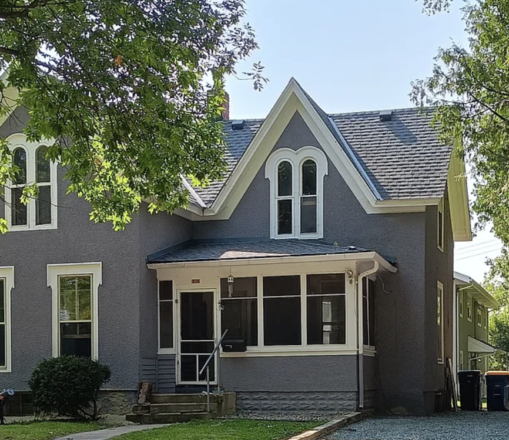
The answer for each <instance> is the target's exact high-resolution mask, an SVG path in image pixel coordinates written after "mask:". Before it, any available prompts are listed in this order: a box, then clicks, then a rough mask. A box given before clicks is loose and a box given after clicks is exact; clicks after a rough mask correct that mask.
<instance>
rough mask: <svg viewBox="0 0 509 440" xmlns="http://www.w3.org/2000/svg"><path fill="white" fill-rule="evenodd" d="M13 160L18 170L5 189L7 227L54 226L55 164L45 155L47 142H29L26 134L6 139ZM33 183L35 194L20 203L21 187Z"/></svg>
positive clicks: (55, 217)
mask: <svg viewBox="0 0 509 440" xmlns="http://www.w3.org/2000/svg"><path fill="white" fill-rule="evenodd" d="M7 140H8V142H9V146H10V148H11V150H12V160H13V164H14V165H15V167H16V169H17V170H18V172H17V175H16V178H15V179H14V180H13V181H10V182H8V184H7V188H6V191H5V201H6V204H5V205H6V219H7V223H8V226H9V229H10V230H12V231H15V230H27V229H53V228H56V226H57V208H56V207H57V186H56V181H57V164H56V162H52V161H50V160H49V159H48V158H47V152H48V147H47V145H49V143H34V142H28V141H27V139H26V136H25V135H22V134H16V135H13V136H11V137H9V138H8V139H7ZM33 184H36V185H37V187H38V196H37V197H36V198H31V199H29V201H28V204H24V203H22V201H21V199H22V194H23V189H24V188H25V187H26V186H28V185H33Z"/></svg>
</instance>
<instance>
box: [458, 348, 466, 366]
mask: <svg viewBox="0 0 509 440" xmlns="http://www.w3.org/2000/svg"><path fill="white" fill-rule="evenodd" d="M464 364H465V361H464V356H463V350H460V364H459V369H460V370H464V369H465V365H464Z"/></svg>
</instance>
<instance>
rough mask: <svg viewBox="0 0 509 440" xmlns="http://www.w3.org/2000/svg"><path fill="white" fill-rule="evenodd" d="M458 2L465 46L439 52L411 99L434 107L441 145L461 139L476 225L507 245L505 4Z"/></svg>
mask: <svg viewBox="0 0 509 440" xmlns="http://www.w3.org/2000/svg"><path fill="white" fill-rule="evenodd" d="M450 3H451V1H450V0H424V6H425V10H426V11H427V12H429V13H434V12H438V11H441V10H444V9H447V8H448V7H449V5H450ZM462 3H464V5H463V8H462V11H463V17H464V21H465V24H466V31H467V32H468V36H469V40H468V47H461V46H460V45H458V44H454V43H453V44H452V45H451V46H450V47H448V48H441V49H439V51H438V55H437V57H436V62H435V65H434V67H433V74H432V75H431V77H429V78H426V79H420V80H417V81H415V82H413V89H412V92H411V98H412V99H413V101H414V102H415V103H416V104H418V105H432V106H436V110H435V111H434V123H435V124H436V126H437V128H438V129H439V132H440V135H441V138H442V140H443V141H445V142H452V141H453V139H462V140H463V148H462V149H461V150H459V149H458V151H456V154H461V155H464V156H465V157H466V159H467V161H468V162H469V163H470V165H471V169H472V175H473V177H474V193H475V194H474V195H475V201H474V203H473V209H474V211H475V212H476V213H477V215H478V219H479V225H480V226H481V227H482V226H484V225H486V224H487V223H491V224H492V225H493V231H494V233H495V235H496V236H498V237H499V238H500V239H501V240H502V241H503V243H504V245H506V246H507V245H509V203H508V201H509V50H508V48H509V0H478V1H475V2H472V3H467V2H462ZM504 258H507V254H504ZM499 262H500V260H498V261H497V264H498V263H499ZM508 267H509V266H508ZM506 278H507V279H509V272H507V273H506Z"/></svg>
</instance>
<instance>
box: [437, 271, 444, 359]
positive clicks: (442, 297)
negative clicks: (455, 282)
mask: <svg viewBox="0 0 509 440" xmlns="http://www.w3.org/2000/svg"><path fill="white" fill-rule="evenodd" d="M438 292H441V294H440V335H439V336H440V340H441V349H442V350H441V353H440V356H438V363H439V364H443V363H444V355H445V350H444V348H445V347H444V285H443V284H442V283H441V282H440V281H437V297H438ZM437 300H438V298H437ZM437 306H438V304H437Z"/></svg>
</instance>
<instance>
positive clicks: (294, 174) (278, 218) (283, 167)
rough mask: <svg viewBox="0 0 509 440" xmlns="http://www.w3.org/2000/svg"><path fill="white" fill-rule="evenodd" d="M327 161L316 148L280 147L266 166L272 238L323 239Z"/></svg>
mask: <svg viewBox="0 0 509 440" xmlns="http://www.w3.org/2000/svg"><path fill="white" fill-rule="evenodd" d="M326 174H327V158H326V156H325V154H324V153H323V151H321V150H320V149H318V148H316V147H303V148H301V149H299V150H297V151H295V150H291V149H289V148H281V149H279V150H277V151H276V152H274V153H273V154H272V155H271V156H270V157H269V159H268V160H267V163H266V168H265V176H266V178H268V179H269V180H270V186H271V195H272V196H271V206H270V212H271V238H310V239H312V238H322V237H323V179H324V176H325V175H326Z"/></svg>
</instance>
